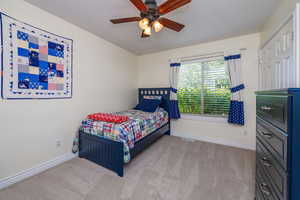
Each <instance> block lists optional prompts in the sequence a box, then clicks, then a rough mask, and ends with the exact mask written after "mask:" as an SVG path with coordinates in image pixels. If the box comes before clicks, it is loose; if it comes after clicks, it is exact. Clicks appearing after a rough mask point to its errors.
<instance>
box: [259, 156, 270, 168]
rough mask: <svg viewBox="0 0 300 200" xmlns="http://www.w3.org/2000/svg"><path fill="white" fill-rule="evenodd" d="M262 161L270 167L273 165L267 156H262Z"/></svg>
mask: <svg viewBox="0 0 300 200" xmlns="http://www.w3.org/2000/svg"><path fill="white" fill-rule="evenodd" d="M261 161H262V163H263V165H264V166H266V167H269V168H270V167H272V163H271V162H270V160H269V159H268V158H267V157H263V158H261Z"/></svg>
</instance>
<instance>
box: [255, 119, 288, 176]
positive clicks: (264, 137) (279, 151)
mask: <svg viewBox="0 0 300 200" xmlns="http://www.w3.org/2000/svg"><path fill="white" fill-rule="evenodd" d="M256 134H257V137H258V138H259V139H260V140H261V142H262V143H263V144H264V145H265V146H266V147H267V149H268V150H269V151H270V152H271V153H272V155H273V156H274V157H275V158H276V160H277V161H278V162H279V163H280V165H281V166H282V167H283V168H284V169H285V170H287V169H288V168H287V167H288V166H287V165H288V152H287V150H288V147H287V145H288V136H287V135H286V134H285V133H284V132H283V131H281V130H279V129H278V128H276V127H274V126H272V125H271V124H269V123H268V122H265V121H264V120H261V119H259V118H257V125H256Z"/></svg>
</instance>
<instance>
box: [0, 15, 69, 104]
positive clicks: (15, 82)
mask: <svg viewBox="0 0 300 200" xmlns="http://www.w3.org/2000/svg"><path fill="white" fill-rule="evenodd" d="M0 17H1V26H0V29H1V30H0V31H1V45H2V54H1V70H2V78H1V88H2V91H1V93H2V97H3V98H4V99H28V98H29V99H30V98H37V99H48V98H71V97H72V59H73V58H72V51H73V41H72V40H71V39H68V38H64V37H61V36H58V35H55V34H52V33H49V32H47V31H44V30H41V29H38V28H36V27H33V26H31V25H28V24H26V23H23V22H20V21H18V20H16V19H13V18H11V17H9V16H7V15H5V14H1V15H0Z"/></svg>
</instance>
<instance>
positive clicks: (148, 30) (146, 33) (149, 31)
mask: <svg viewBox="0 0 300 200" xmlns="http://www.w3.org/2000/svg"><path fill="white" fill-rule="evenodd" d="M144 34H145V35H151V27H150V26H148V27H147V28H145V29H144Z"/></svg>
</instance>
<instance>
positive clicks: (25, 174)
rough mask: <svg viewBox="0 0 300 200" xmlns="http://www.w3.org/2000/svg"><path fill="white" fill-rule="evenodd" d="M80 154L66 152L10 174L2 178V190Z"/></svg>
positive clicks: (0, 180)
mask: <svg viewBox="0 0 300 200" xmlns="http://www.w3.org/2000/svg"><path fill="white" fill-rule="evenodd" d="M77 156H78V154H73V153H66V154H63V155H61V156H58V157H56V158H54V159H52V160H49V161H46V162H43V163H41V164H39V165H36V166H34V167H32V168H30V169H26V170H24V171H21V172H19V173H17V174H15V175H13V176H10V177H7V178H4V179H0V190H1V189H3V188H6V187H8V186H10V185H13V184H15V183H17V182H19V181H22V180H24V179H27V178H29V177H31V176H34V175H36V174H39V173H41V172H43V171H45V170H47V169H50V168H52V167H55V166H57V165H59V164H61V163H64V162H66V161H68V160H71V159H73V158H75V157H77Z"/></svg>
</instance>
